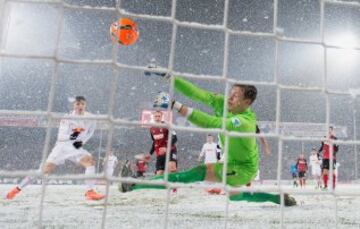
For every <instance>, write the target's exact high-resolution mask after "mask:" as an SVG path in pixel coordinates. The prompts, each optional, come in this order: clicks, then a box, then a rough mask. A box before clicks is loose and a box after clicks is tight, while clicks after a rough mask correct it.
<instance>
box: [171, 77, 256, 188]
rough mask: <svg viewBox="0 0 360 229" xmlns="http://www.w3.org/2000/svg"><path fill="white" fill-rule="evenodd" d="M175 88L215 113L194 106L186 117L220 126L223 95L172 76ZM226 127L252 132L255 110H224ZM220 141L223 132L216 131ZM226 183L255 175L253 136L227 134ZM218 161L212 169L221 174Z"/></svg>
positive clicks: (206, 125)
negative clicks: (232, 111)
mask: <svg viewBox="0 0 360 229" xmlns="http://www.w3.org/2000/svg"><path fill="white" fill-rule="evenodd" d="M175 89H176V90H177V91H178V92H180V93H182V94H183V95H185V96H186V97H189V98H190V99H192V100H194V101H198V102H202V103H204V104H206V105H208V106H210V107H211V108H212V109H213V111H214V113H215V116H213V115H209V114H207V113H204V112H202V111H200V110H198V109H193V112H192V113H191V115H190V116H189V117H188V120H189V121H190V122H191V123H193V124H195V125H197V126H199V127H203V128H222V124H223V112H224V101H225V98H224V95H221V94H215V93H212V92H209V91H206V90H204V89H201V88H199V87H197V86H195V85H193V84H192V83H190V82H189V81H186V80H184V79H182V78H180V77H176V78H175ZM225 125H226V130H228V131H234V132H242V133H255V132H256V114H255V112H254V111H252V110H251V109H250V108H248V109H246V110H245V111H244V112H242V113H239V114H233V113H231V112H227V116H226V120H225ZM219 138H220V143H221V145H222V146H224V143H225V136H224V134H220V136H219ZM227 162H228V163H227V166H228V169H227V174H228V176H227V183H228V184H230V185H242V184H247V183H248V182H250V181H251V180H252V179H254V178H255V177H256V173H257V170H258V164H259V153H258V146H257V143H256V138H255V137H229V147H228V159H227ZM222 166H223V165H222V164H221V163H218V164H216V165H215V171H216V174H217V176H218V177H219V178H222Z"/></svg>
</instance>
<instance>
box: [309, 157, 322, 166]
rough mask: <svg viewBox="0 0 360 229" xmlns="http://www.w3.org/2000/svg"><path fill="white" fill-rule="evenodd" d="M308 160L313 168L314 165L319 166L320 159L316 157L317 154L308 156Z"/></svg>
mask: <svg viewBox="0 0 360 229" xmlns="http://www.w3.org/2000/svg"><path fill="white" fill-rule="evenodd" d="M309 162H310V166H311V167H313V168H314V167H320V163H321V161H320V160H319V158H318V156H317V155H316V154H315V155H311V156H310V158H309Z"/></svg>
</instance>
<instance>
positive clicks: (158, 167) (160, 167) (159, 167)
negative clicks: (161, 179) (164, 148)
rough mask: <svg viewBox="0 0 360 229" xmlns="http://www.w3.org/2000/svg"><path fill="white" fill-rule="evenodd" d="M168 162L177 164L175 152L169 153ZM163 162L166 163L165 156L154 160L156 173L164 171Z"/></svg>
mask: <svg viewBox="0 0 360 229" xmlns="http://www.w3.org/2000/svg"><path fill="white" fill-rule="evenodd" d="M169 161H175V162H176V164H177V155H176V151H175V150H173V151H171V152H170V158H169ZM165 162H166V155H161V156H158V157H157V158H156V165H155V168H156V171H158V170H165Z"/></svg>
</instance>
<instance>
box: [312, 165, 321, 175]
mask: <svg viewBox="0 0 360 229" xmlns="http://www.w3.org/2000/svg"><path fill="white" fill-rule="evenodd" d="M311 175H312V176H318V177H319V176H321V168H320V166H317V167H312V168H311Z"/></svg>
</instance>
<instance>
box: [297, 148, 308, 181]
mask: <svg viewBox="0 0 360 229" xmlns="http://www.w3.org/2000/svg"><path fill="white" fill-rule="evenodd" d="M296 168H297V171H298V176H299V184H300V187H301V188H303V187H305V181H306V172H307V170H308V164H307V161H306V159H305V155H304V154H303V153H302V154H300V155H299V158H298V159H297V162H296Z"/></svg>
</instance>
